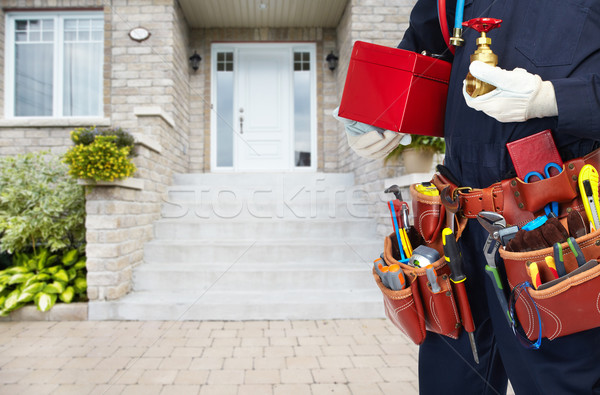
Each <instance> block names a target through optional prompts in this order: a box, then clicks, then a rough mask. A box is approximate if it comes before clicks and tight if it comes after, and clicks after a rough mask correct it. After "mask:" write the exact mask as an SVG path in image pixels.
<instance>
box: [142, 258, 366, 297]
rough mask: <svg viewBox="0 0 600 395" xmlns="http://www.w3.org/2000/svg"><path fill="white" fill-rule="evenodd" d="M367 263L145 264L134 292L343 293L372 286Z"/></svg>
mask: <svg viewBox="0 0 600 395" xmlns="http://www.w3.org/2000/svg"><path fill="white" fill-rule="evenodd" d="M371 273H372V272H371V265H370V264H369V263H367V262H339V263H332V262H305V263H297V262H282V263H260V264H256V263H255V264H248V263H245V264H242V263H237V264H224V263H221V264H212V265H205V264H204V265H202V264H200V265H199V264H191V263H173V264H164V263H146V264H142V265H140V266H138V267H137V268H136V269H135V271H134V273H133V281H134V291H152V290H164V291H168V290H171V291H183V290H206V289H209V288H210V289H213V290H222V291H227V290H229V291H241V290H244V291H248V292H259V291H261V290H264V289H277V290H286V289H288V290H289V289H297V290H301V289H314V288H317V289H328V290H334V289H335V290H340V291H341V290H346V289H357V288H369V287H371V286H373V284H374V282H373V276H372V274H371Z"/></svg>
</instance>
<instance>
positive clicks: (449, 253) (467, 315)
mask: <svg viewBox="0 0 600 395" xmlns="http://www.w3.org/2000/svg"><path fill="white" fill-rule="evenodd" d="M442 242H443V244H444V255H445V256H446V262H448V265H449V266H450V270H451V271H452V273H451V274H450V280H451V281H452V282H453V283H454V285H455V289H456V296H457V300H458V306H459V308H460V315H461V317H462V319H463V326H464V327H465V331H467V333H468V334H469V342H471V351H473V359H474V360H475V363H477V364H479V355H478V354H477V345H476V344H475V336H474V335H473V332H475V323H474V322H473V314H472V313H471V306H470V305H469V299H468V298H467V290H466V288H465V280H466V279H467V276H466V275H465V274H464V272H463V261H462V255H461V254H460V251H459V249H458V244H457V243H456V239H455V238H454V232H452V230H450V228H444V230H443V231H442Z"/></svg>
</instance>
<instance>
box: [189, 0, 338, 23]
mask: <svg viewBox="0 0 600 395" xmlns="http://www.w3.org/2000/svg"><path fill="white" fill-rule="evenodd" d="M179 3H180V4H181V8H182V9H183V12H184V15H185V18H186V19H187V21H188V24H189V26H190V28H192V29H198V28H227V27H230V28H261V27H275V28H277V27H336V26H337V25H338V23H339V21H340V18H341V17H342V14H343V13H344V9H345V8H346V4H347V3H348V0H179Z"/></svg>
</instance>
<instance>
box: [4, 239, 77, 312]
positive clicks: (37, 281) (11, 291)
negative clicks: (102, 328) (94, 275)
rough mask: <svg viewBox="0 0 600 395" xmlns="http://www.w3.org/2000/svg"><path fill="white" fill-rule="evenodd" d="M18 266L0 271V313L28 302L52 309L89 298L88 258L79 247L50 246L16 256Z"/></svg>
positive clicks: (15, 262)
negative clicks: (57, 251) (51, 248)
mask: <svg viewBox="0 0 600 395" xmlns="http://www.w3.org/2000/svg"><path fill="white" fill-rule="evenodd" d="M13 263H14V264H15V266H13V267H11V268H8V269H5V270H2V271H0V316H5V315H7V314H8V313H10V312H11V311H14V310H16V309H18V308H20V307H22V306H24V305H26V304H28V303H32V302H33V303H35V305H36V306H37V308H38V310H40V311H48V310H50V309H51V308H52V307H53V306H54V304H55V303H56V302H57V300H60V301H61V302H64V303H71V302H73V301H80V300H85V299H86V292H87V280H86V261H85V257H80V255H79V251H78V250H77V249H71V250H64V252H63V253H61V254H60V255H58V254H51V253H50V251H49V250H48V249H47V248H40V249H38V250H37V252H36V253H31V254H27V253H20V252H17V253H16V254H15V256H14V260H13Z"/></svg>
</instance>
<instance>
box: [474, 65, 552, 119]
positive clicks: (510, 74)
mask: <svg viewBox="0 0 600 395" xmlns="http://www.w3.org/2000/svg"><path fill="white" fill-rule="evenodd" d="M469 71H470V72H471V74H472V75H473V77H475V78H477V79H478V80H481V81H483V82H487V83H488V84H491V85H494V86H495V87H496V89H494V90H493V91H491V92H489V93H486V94H485V95H482V96H478V97H476V98H473V97H471V96H469V94H468V93H467V91H466V90H465V85H466V83H465V82H464V81H463V96H464V97H465V101H466V102H467V105H468V106H469V107H471V108H473V109H475V110H478V111H483V112H484V113H486V114H487V115H489V116H490V117H493V118H496V119H497V120H498V121H500V122H524V121H526V120H528V119H531V118H544V117H554V116H557V115H558V107H557V105H556V94H555V93H554V86H553V85H552V83H551V82H550V81H542V79H541V78H540V76H539V75H536V74H531V73H529V72H527V71H526V70H524V69H520V68H516V69H514V70H512V71H507V70H504V69H501V68H500V67H493V66H490V65H489V64H486V63H483V62H480V61H474V62H473V63H471V66H470V67H469Z"/></svg>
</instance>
